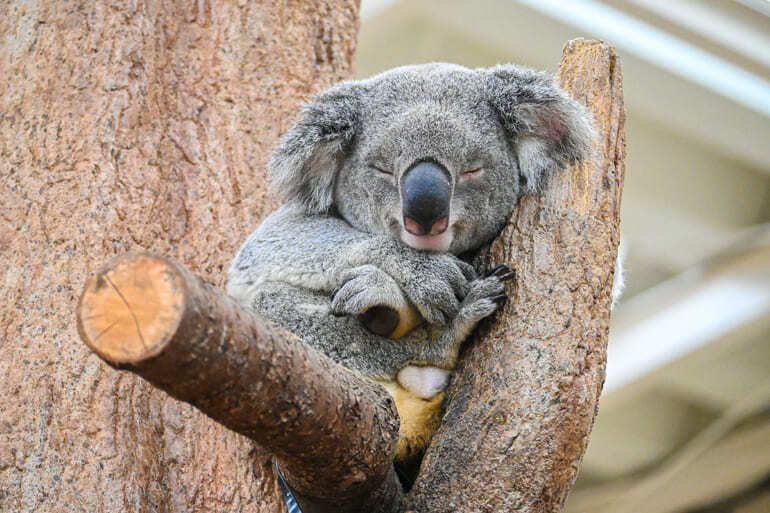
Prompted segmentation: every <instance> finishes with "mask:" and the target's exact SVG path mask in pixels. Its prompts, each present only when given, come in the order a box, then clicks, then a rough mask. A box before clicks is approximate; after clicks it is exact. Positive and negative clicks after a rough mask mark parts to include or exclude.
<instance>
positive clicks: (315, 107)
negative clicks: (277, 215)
mask: <svg viewBox="0 0 770 513" xmlns="http://www.w3.org/2000/svg"><path fill="white" fill-rule="evenodd" d="M359 119H360V109H359V87H358V86H357V85H356V84H354V83H342V84H338V85H337V86H334V87H332V88H331V89H329V90H327V91H324V92H323V93H321V94H319V95H318V96H316V97H315V98H314V99H313V100H312V101H311V102H310V103H308V104H306V105H305V106H304V107H303V108H302V110H301V111H300V114H299V118H298V120H297V121H296V122H295V123H294V125H293V126H292V127H291V128H290V129H289V131H288V132H286V134H285V135H284V136H283V137H282V138H281V141H280V143H279V144H278V148H276V150H275V151H274V152H273V155H272V156H271V158H270V162H269V163H268V178H269V180H270V183H271V185H272V188H273V190H274V192H276V193H278V194H280V195H281V196H282V197H283V199H284V200H287V201H298V202H299V203H300V204H301V205H302V207H303V209H304V210H305V211H306V212H307V213H308V214H322V213H326V212H328V211H329V209H330V208H331V206H332V201H333V197H334V181H335V179H336V176H337V171H338V168H339V166H340V162H341V159H342V155H343V153H344V151H345V150H346V149H347V147H348V146H349V145H350V143H351V141H352V140H353V138H354V137H355V134H356V133H357V131H358V126H359Z"/></svg>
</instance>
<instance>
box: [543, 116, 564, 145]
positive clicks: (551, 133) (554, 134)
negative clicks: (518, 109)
mask: <svg viewBox="0 0 770 513" xmlns="http://www.w3.org/2000/svg"><path fill="white" fill-rule="evenodd" d="M541 119H542V121H543V131H544V132H545V133H544V134H543V135H545V137H546V139H547V140H549V141H561V140H562V139H563V138H564V135H565V134H566V133H567V126H566V125H565V124H564V123H563V122H562V120H561V117H560V116H559V115H558V114H557V113H553V112H549V113H546V115H544V116H542V117H541Z"/></svg>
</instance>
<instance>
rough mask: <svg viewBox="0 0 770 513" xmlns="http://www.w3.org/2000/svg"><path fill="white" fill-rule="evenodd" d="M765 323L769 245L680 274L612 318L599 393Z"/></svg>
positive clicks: (769, 312)
mask: <svg viewBox="0 0 770 513" xmlns="http://www.w3.org/2000/svg"><path fill="white" fill-rule="evenodd" d="M768 234H770V230H765V233H764V237H765V238H767V235H768ZM768 317H770V244H765V245H763V246H760V247H758V248H755V249H753V250H748V252H747V253H746V254H745V255H743V256H736V257H731V258H730V262H729V263H721V264H718V265H716V266H714V267H713V268H709V269H695V270H693V271H690V272H687V273H684V274H682V275H680V276H678V277H676V278H674V279H672V280H669V281H668V282H665V283H662V284H660V285H658V286H656V287H653V288H651V289H649V290H647V291H645V292H643V293H641V294H639V295H638V296H636V297H633V298H631V299H629V300H628V301H626V302H625V303H623V304H621V305H620V306H619V307H618V308H617V309H616V311H615V312H613V323H612V324H613V325H612V331H611V333H610V345H609V348H608V356H607V380H606V381H605V385H604V389H605V391H606V392H611V391H613V390H616V389H618V388H620V387H622V386H623V385H626V384H628V383H631V382H632V381H635V380H637V379H639V378H641V377H642V376H644V375H646V374H649V373H650V372H652V371H654V370H656V369H658V368H660V367H662V366H664V365H666V364H668V363H670V362H672V361H674V360H676V359H679V358H681V357H683V356H684V355H686V354H688V353H691V352H693V351H695V350H696V349H698V348H700V347H703V346H706V345H708V344H711V343H712V342H714V341H716V340H719V339H722V338H724V337H728V336H729V335H730V334H731V333H733V332H735V331H737V330H739V329H740V328H742V327H743V326H745V325H747V324H749V323H753V322H757V321H758V320H761V319H764V318H768Z"/></svg>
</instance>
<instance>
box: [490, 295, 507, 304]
mask: <svg viewBox="0 0 770 513" xmlns="http://www.w3.org/2000/svg"><path fill="white" fill-rule="evenodd" d="M490 299H491V300H492V301H496V302H498V303H499V304H501V305H504V304H505V303H506V302H507V301H508V296H506V295H505V294H500V295H499V296H493V297H491V298H490Z"/></svg>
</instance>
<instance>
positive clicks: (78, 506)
mask: <svg viewBox="0 0 770 513" xmlns="http://www.w3.org/2000/svg"><path fill="white" fill-rule="evenodd" d="M357 23H358V20H357V5H356V4H355V2H346V1H344V0H325V1H322V0H316V1H312V2H294V3H288V4H287V3H286V2H283V1H278V0H276V1H265V2H229V1H222V2H216V3H210V2H207V1H200V2H160V1H146V2H143V1H137V2H115V3H108V2H103V1H96V2H94V1H83V0H80V1H53V0H44V1H41V2H36V3H29V2H22V1H15V0H11V1H5V2H0V257H1V258H2V261H3V268H2V270H0V297H2V298H3V299H4V306H3V307H2V308H0V390H2V393H3V398H2V399H1V400H0V511H9V512H10V511H13V512H33V511H34V512H53V511H55V512H69V511H77V512H83V511H99V512H118V511H132V512H156V511H163V512H167V513H173V512H182V511H185V512H187V511H216V512H260V513H261V512H274V511H280V510H281V508H282V506H280V503H281V502H280V498H279V497H278V494H277V490H276V486H275V481H274V479H273V476H272V468H271V466H270V461H269V456H268V454H267V453H266V452H265V451H263V450H261V449H259V448H257V447H256V446H254V444H253V443H252V442H250V441H249V440H247V439H245V438H244V437H241V436H238V435H236V434H234V433H232V432H229V431H228V430H226V429H224V428H223V427H222V426H220V425H218V424H216V423H215V422H213V421H211V419H209V418H207V417H205V416H204V415H201V414H200V413H199V412H197V411H196V410H195V409H193V408H192V407H190V406H188V405H186V404H183V403H180V402H178V401H175V400H173V399H171V398H169V397H168V396H166V395H165V394H163V393H161V392H159V391H156V390H155V389H154V388H153V387H151V386H150V385H149V384H148V383H146V382H144V381H142V380H140V379H138V378H136V377H134V376H131V375H129V374H127V373H118V372H115V371H113V370H112V369H110V368H109V367H108V366H106V365H104V364H103V363H101V362H100V361H99V359H98V358H97V357H96V356H95V355H92V354H91V353H90V351H89V350H88V348H86V347H85V346H84V345H83V344H82V343H81V342H79V340H78V336H77V333H76V331H75V323H74V322H73V312H74V308H75V302H76V300H77V295H78V293H79V292H80V290H81V287H82V284H83V283H84V282H85V279H86V277H87V276H88V275H90V274H91V273H92V272H93V271H94V270H95V269H91V268H90V266H91V265H92V264H94V263H96V264H101V263H103V262H106V261H108V260H110V259H111V258H112V257H113V256H114V255H117V254H122V253H125V252H126V251H129V250H150V251H153V252H156V253H160V254H163V255H167V256H169V257H172V258H174V259H176V260H178V261H180V262H182V263H183V264H184V265H185V266H186V267H188V268H190V269H192V270H193V271H195V272H196V273H197V274H199V275H201V276H203V277H204V278H206V279H208V280H210V281H213V282H216V283H218V284H219V285H222V284H223V281H224V269H225V268H226V266H227V265H228V263H229V261H230V259H231V258H232V255H234V254H235V251H236V249H237V246H238V245H239V244H240V242H241V241H242V240H243V239H244V238H245V237H246V235H247V233H248V232H249V231H251V230H252V229H253V228H254V227H255V226H256V224H257V223H258V222H259V221H260V220H261V219H262V218H263V217H264V216H265V215H266V213H267V212H268V211H269V210H270V208H271V206H272V204H271V201H272V200H271V199H269V197H268V196H267V192H266V188H265V186H264V162H265V160H266V158H267V153H268V151H269V150H270V149H271V148H272V147H273V146H274V144H275V141H276V138H277V136H278V134H279V133H280V132H281V131H282V130H285V129H286V128H287V127H288V124H289V123H290V121H291V119H292V117H293V113H294V111H295V109H296V107H297V105H298V102H299V101H300V100H302V99H304V98H306V97H307V96H308V95H309V94H310V93H311V92H313V91H316V90H319V89H322V88H323V87H326V86H328V85H329V84H331V83H332V82H336V81H338V80H340V79H344V78H347V77H348V76H349V75H350V67H351V60H352V55H353V51H354V46H355V33H356V29H357Z"/></svg>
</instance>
